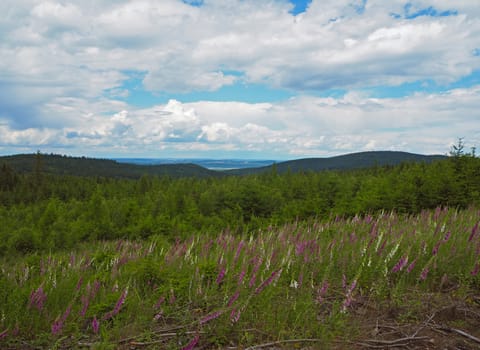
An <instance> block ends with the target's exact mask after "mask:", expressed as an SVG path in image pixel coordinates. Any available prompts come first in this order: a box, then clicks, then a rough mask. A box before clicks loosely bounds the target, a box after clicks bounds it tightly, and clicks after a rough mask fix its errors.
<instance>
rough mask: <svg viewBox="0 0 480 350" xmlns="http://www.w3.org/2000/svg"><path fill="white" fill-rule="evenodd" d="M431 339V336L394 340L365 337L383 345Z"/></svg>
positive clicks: (368, 340) (367, 340) (369, 341)
mask: <svg viewBox="0 0 480 350" xmlns="http://www.w3.org/2000/svg"><path fill="white" fill-rule="evenodd" d="M427 340H428V341H429V340H430V338H429V337H405V338H398V339H394V340H381V339H364V340H363V341H364V342H368V343H375V344H382V345H395V344H399V343H405V342H412V341H427Z"/></svg>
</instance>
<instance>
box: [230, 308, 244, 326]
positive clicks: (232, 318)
mask: <svg viewBox="0 0 480 350" xmlns="http://www.w3.org/2000/svg"><path fill="white" fill-rule="evenodd" d="M241 313H242V312H241V310H236V309H233V310H232V312H231V313H230V321H231V322H232V323H237V322H238V320H240V314H241Z"/></svg>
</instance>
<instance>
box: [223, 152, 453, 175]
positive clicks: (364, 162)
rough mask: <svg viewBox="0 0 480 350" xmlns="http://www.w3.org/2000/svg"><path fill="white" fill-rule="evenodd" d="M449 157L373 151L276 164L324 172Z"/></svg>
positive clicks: (281, 169)
mask: <svg viewBox="0 0 480 350" xmlns="http://www.w3.org/2000/svg"><path fill="white" fill-rule="evenodd" d="M445 158H447V156H442V155H420V154H414V153H407V152H395V151H372V152H359V153H351V154H345V155H341V156H336V157H330V158H305V159H297V160H290V161H286V162H281V163H277V164H275V166H276V169H277V172H278V173H285V172H287V171H291V172H293V173H295V172H301V171H322V170H353V169H362V168H371V167H374V166H384V165H398V164H401V163H405V162H416V163H431V162H433V161H436V160H442V159H445ZM271 169H272V166H267V167H261V168H249V169H235V170H228V171H226V173H228V174H231V175H247V174H256V173H262V172H265V171H269V170H271Z"/></svg>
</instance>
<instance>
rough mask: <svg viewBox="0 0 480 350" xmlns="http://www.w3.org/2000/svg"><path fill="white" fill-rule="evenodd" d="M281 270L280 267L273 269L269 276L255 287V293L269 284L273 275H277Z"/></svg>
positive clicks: (273, 277)
mask: <svg viewBox="0 0 480 350" xmlns="http://www.w3.org/2000/svg"><path fill="white" fill-rule="evenodd" d="M281 271H282V270H281V269H280V270H277V271H273V272H272V274H271V275H270V277H268V278H267V279H266V280H265V281H263V282H262V284H260V285H259V286H258V287H257V289H255V294H259V293H260V292H261V291H262V290H264V289H265V287H267V286H269V285H270V284H271V283H272V282H273V280H274V279H275V277H277V275H278V274H280V272H281Z"/></svg>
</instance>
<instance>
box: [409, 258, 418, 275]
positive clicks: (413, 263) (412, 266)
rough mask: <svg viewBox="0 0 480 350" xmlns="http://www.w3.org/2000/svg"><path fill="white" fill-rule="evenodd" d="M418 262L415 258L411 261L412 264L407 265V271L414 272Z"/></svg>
mask: <svg viewBox="0 0 480 350" xmlns="http://www.w3.org/2000/svg"><path fill="white" fill-rule="evenodd" d="M416 263H417V259H415V260H413V261H412V262H411V263H410V265H408V267H407V273H410V272H412V270H413V269H414V267H415V264H416Z"/></svg>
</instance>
